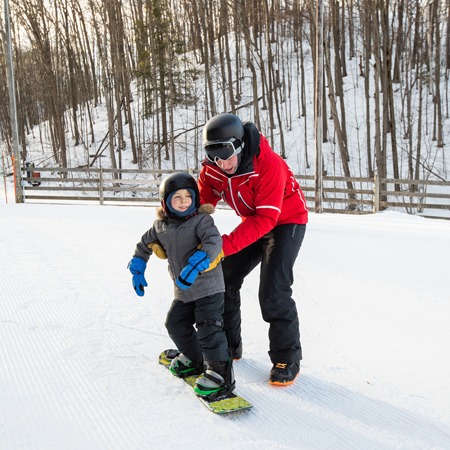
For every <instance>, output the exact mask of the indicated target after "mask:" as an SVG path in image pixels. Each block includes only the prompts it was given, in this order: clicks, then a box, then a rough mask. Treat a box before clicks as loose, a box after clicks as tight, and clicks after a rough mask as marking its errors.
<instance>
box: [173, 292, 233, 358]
mask: <svg viewBox="0 0 450 450" xmlns="http://www.w3.org/2000/svg"><path fill="white" fill-rule="evenodd" d="M223 308H224V295H223V293H219V294H214V295H210V296H208V297H203V298H201V299H198V300H196V301H193V302H186V303H185V302H182V301H180V300H174V301H173V302H172V305H171V307H170V309H169V312H168V313H167V319H166V323H165V325H166V328H167V331H168V332H169V336H170V337H171V338H172V340H173V342H174V343H175V345H176V346H177V349H178V350H180V352H181V353H183V354H184V355H185V356H186V357H188V358H189V359H190V360H191V361H193V362H195V363H200V362H202V360H203V355H204V359H205V361H228V358H229V357H230V354H229V352H228V342H227V337H226V334H225V331H224V330H223V328H220V327H218V326H216V325H205V326H200V327H198V331H196V330H195V328H194V324H197V325H198V324H201V323H202V322H204V321H206V320H208V319H211V320H213V321H217V322H220V323H221V322H223V319H222V314H223Z"/></svg>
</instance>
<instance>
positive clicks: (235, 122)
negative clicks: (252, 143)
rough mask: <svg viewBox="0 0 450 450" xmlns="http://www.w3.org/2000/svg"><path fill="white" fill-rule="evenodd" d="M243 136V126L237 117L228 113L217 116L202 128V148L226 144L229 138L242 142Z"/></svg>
mask: <svg viewBox="0 0 450 450" xmlns="http://www.w3.org/2000/svg"><path fill="white" fill-rule="evenodd" d="M244 134H245V132H244V126H243V125H242V122H241V119H239V117H238V116H235V115H234V114H230V113H222V114H217V116H214V117H213V118H212V119H209V120H208V122H207V123H206V125H205V127H204V128H203V147H206V146H207V145H213V144H218V143H220V142H226V141H229V140H230V139H231V138H235V139H236V140H237V139H239V140H242V139H243V138H244Z"/></svg>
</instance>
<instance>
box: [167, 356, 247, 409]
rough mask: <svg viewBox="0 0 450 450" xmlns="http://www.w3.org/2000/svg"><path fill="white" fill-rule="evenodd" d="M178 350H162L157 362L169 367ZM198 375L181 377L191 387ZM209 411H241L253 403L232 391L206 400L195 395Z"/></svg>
mask: <svg viewBox="0 0 450 450" xmlns="http://www.w3.org/2000/svg"><path fill="white" fill-rule="evenodd" d="M178 353H179V352H178V350H164V351H163V352H162V353H161V354H160V355H159V363H160V364H162V365H163V366H164V367H165V368H166V369H169V366H170V363H171V361H172V359H173V358H175V356H177V354H178ZM197 377H198V375H194V376H192V377H187V378H181V379H182V380H183V381H184V382H185V383H187V384H188V385H189V386H191V387H192V388H193V387H194V383H195V380H196V379H197ZM197 398H198V399H199V400H200V401H201V402H202V403H203V404H204V405H205V406H206V407H207V408H208V409H209V410H210V411H212V412H213V413H216V414H225V413H230V412H234V411H241V410H243V409H249V408H253V405H252V404H251V403H249V402H248V401H247V400H244V399H243V398H242V397H240V396H239V395H237V394H236V393H235V392H232V393H230V394H227V395H223V396H221V397H217V398H216V399H215V400H213V401H211V402H208V400H205V399H203V398H201V397H197Z"/></svg>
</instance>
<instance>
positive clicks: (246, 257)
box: [222, 240, 262, 350]
mask: <svg viewBox="0 0 450 450" xmlns="http://www.w3.org/2000/svg"><path fill="white" fill-rule="evenodd" d="M261 253H262V247H261V242H260V240H258V241H256V242H254V243H253V244H251V245H249V246H248V247H246V248H244V249H242V250H241V251H240V252H238V253H235V254H233V255H230V256H227V257H226V258H225V259H224V260H223V262H222V269H223V276H224V279H225V311H224V314H223V321H224V323H225V326H226V328H227V329H228V332H229V335H230V347H231V350H233V349H237V348H238V347H239V345H240V344H241V340H242V339H241V294H240V289H241V287H242V284H243V282H244V278H245V277H246V276H247V275H248V274H249V273H250V272H251V271H252V270H253V269H254V268H255V267H256V266H257V265H258V264H259V263H260V262H261Z"/></svg>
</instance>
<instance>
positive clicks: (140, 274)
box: [128, 227, 157, 297]
mask: <svg viewBox="0 0 450 450" xmlns="http://www.w3.org/2000/svg"><path fill="white" fill-rule="evenodd" d="M156 240H157V238H156V232H155V230H154V228H153V227H152V228H150V230H148V231H147V232H146V233H145V234H144V235H143V236H142V238H141V241H140V242H138V244H137V245H136V250H135V252H134V255H133V258H132V259H131V261H130V262H129V264H128V268H129V269H130V272H131V273H132V275H133V279H132V285H133V288H134V290H135V291H136V294H137V295H139V297H142V296H143V295H144V287H146V286H148V285H147V281H146V280H145V277H144V272H145V269H146V267H147V262H148V260H149V258H150V255H151V254H152V253H153V251H152V248H151V247H148V243H154V242H155V241H156Z"/></svg>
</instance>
